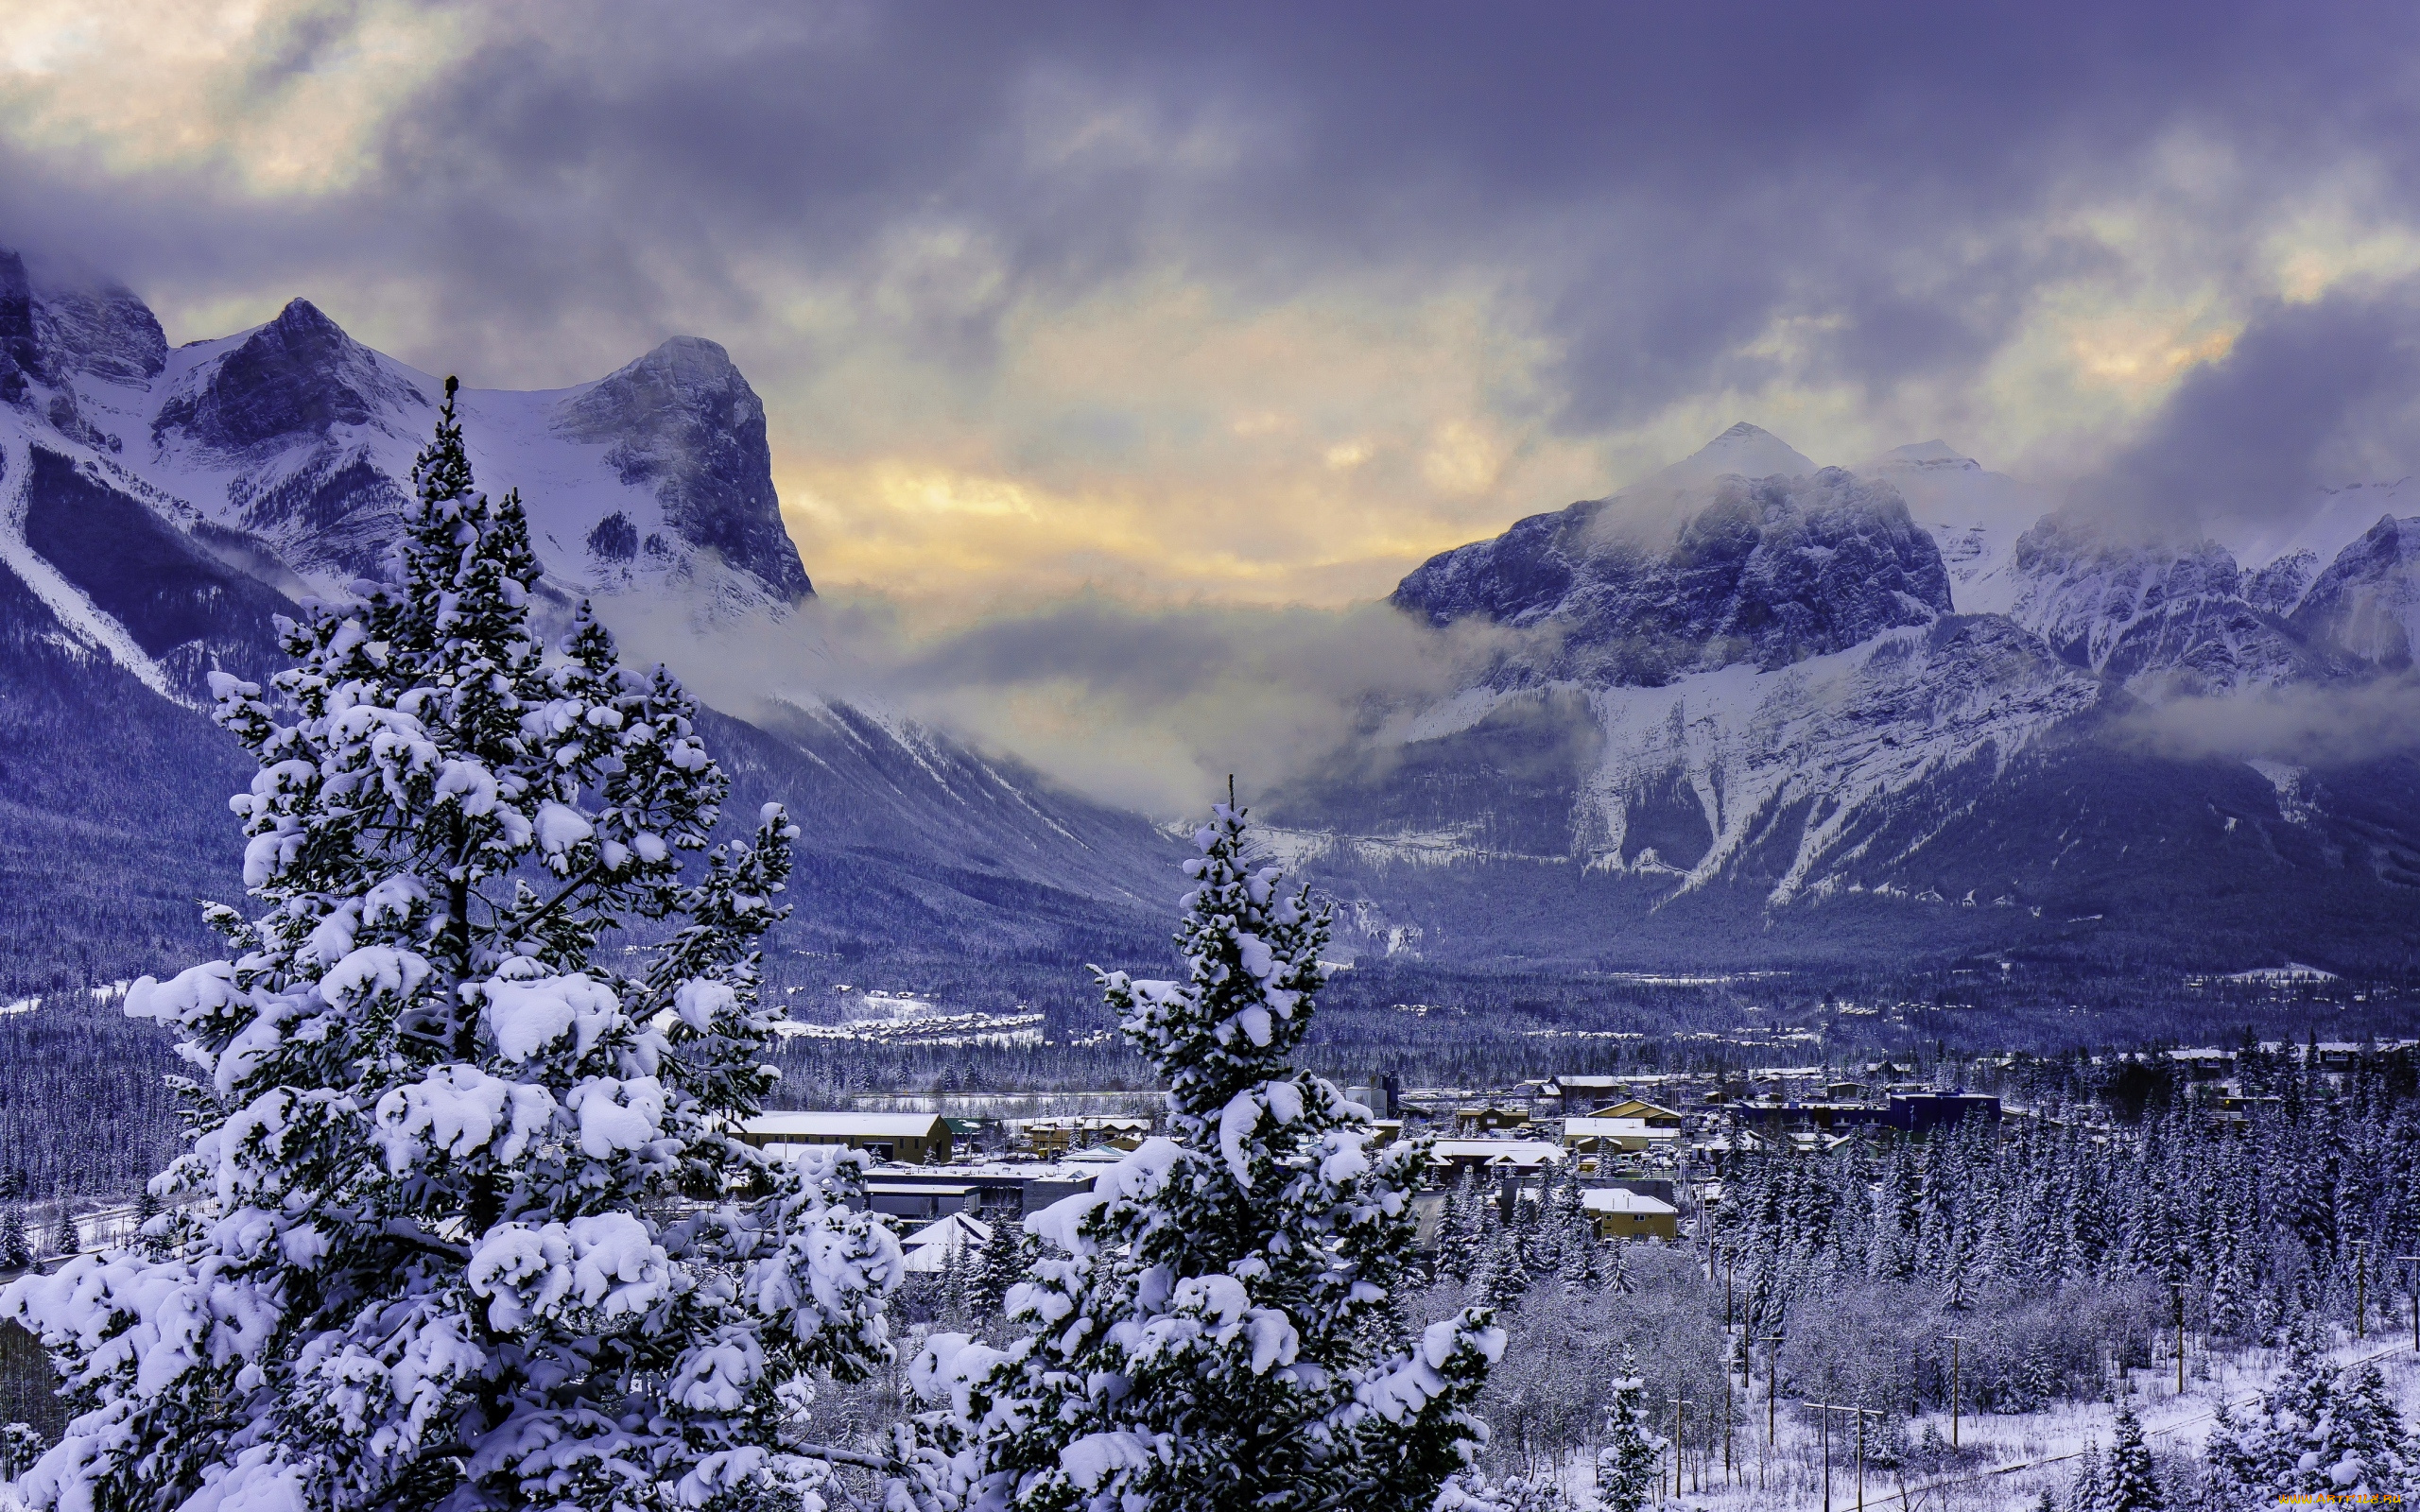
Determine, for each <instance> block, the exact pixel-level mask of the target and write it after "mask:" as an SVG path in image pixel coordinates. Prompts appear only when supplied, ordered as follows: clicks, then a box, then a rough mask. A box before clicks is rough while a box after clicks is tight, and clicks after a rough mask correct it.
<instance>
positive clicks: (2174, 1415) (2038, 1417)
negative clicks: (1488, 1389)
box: [1565, 1334, 2420, 1512]
mask: <svg viewBox="0 0 2420 1512" xmlns="http://www.w3.org/2000/svg"><path fill="white" fill-rule="evenodd" d="M2334 1353H2335V1358H2336V1359H2337V1361H2338V1362H2339V1363H2340V1364H2352V1363H2356V1362H2359V1361H2369V1360H2375V1361H2376V1362H2377V1365H2378V1367H2379V1368H2380V1370H2381V1371H2383V1372H2384V1373H2385V1376H2386V1382H2387V1387H2388V1389H2389V1391H2390V1392H2392V1393H2393V1394H2394V1400H2395V1401H2396V1403H2397V1406H2398V1407H2399V1409H2400V1410H2401V1411H2402V1413H2403V1417H2404V1422H2405V1424H2406V1425H2407V1426H2409V1425H2410V1424H2411V1422H2412V1421H2413V1415H2414V1412H2415V1411H2420V1361H2415V1359H2414V1357H2413V1354H2412V1349H2411V1339H2410V1338H2408V1337H2406V1338H2402V1339H2399V1340H2394V1341H2382V1340H2381V1339H2380V1338H2379V1337H2378V1336H2377V1334H2372V1335H2371V1336H2370V1337H2369V1338H2368V1339H2367V1340H2366V1341H2362V1342H2360V1343H2358V1344H2357V1343H2356V1342H2355V1341H2354V1340H2353V1339H2352V1338H2351V1336H2350V1335H2349V1334H2347V1335H2345V1336H2344V1337H2343V1338H2342V1339H2341V1340H2340V1343H2339V1347H2338V1348H2337V1349H2336V1350H2335V1351H2334ZM2284 1364H2285V1351H2284V1350H2283V1349H2252V1350H2247V1351H2244V1352H2243V1353H2240V1354H2238V1355H2235V1356H2232V1357H2229V1358H2227V1359H2223V1360H2207V1359H2204V1358H2203V1357H2201V1356H2199V1355H2198V1353H2195V1352H2193V1351H2188V1353H2187V1375H2186V1389H2185V1393H2184V1395H2182V1396H2179V1395H2178V1394H2177V1392H2176V1377H2175V1373H2174V1372H2175V1366H2174V1365H2173V1364H2172V1363H2170V1364H2169V1365H2167V1366H2165V1367H2164V1368H2158V1369H2150V1370H2134V1371H2130V1372H2128V1376H2127V1386H2126V1389H2127V1391H2128V1396H2127V1398H2126V1400H2127V1401H2128V1403H2129V1404H2131V1405H2132V1406H2133V1407H2134V1409H2135V1416H2137V1417H2140V1418H2141V1419H2142V1422H2143V1430H2144V1437H2145V1438H2146V1440H2147V1441H2148V1442H2149V1443H2150V1445H2151V1448H2152V1452H2153V1453H2154V1454H2155V1455H2160V1456H2166V1455H2168V1454H2170V1453H2175V1452H2185V1453H2188V1454H2194V1453H2199V1452H2200V1450H2201V1447H2202V1442H2203V1439H2204V1437H2205V1436H2206V1435H2208V1433H2209V1428H2210V1419H2211V1410H2212V1409H2213V1408H2214V1407H2215V1406H2216V1405H2217V1404H2218V1403H2219V1402H2221V1401H2222V1400H2223V1401H2225V1402H2226V1403H2228V1404H2229V1405H2230V1406H2237V1407H2239V1406H2242V1405H2244V1404H2246V1403H2249V1402H2251V1401H2252V1400H2255V1399H2256V1398H2257V1397H2258V1395H2259V1394H2260V1392H2261V1391H2262V1390H2263V1389H2264V1388H2266V1387H2267V1386H2268V1385H2269V1383H2271V1381H2272V1380H2273V1378H2274V1377H2275V1376H2276V1374H2277V1373H2278V1372H2279V1371H2280V1370H2281V1369H2282V1368H2283V1367H2284ZM1764 1391H1765V1382H1764V1380H1763V1378H1762V1377H1758V1378H1757V1379H1756V1382H1755V1387H1754V1389H1753V1390H1752V1391H1751V1392H1750V1393H1749V1394H1748V1396H1747V1397H1746V1398H1745V1399H1743V1400H1741V1404H1740V1412H1741V1417H1742V1420H1741V1423H1740V1426H1739V1427H1738V1429H1737V1432H1736V1434H1735V1435H1734V1438H1733V1441H1732V1449H1733V1456H1734V1457H1733V1473H1734V1477H1735V1478H1734V1479H1733V1480H1732V1481H1731V1482H1730V1484H1728V1485H1727V1486H1726V1485H1725V1483H1724V1478H1723V1464H1722V1456H1721V1454H1720V1452H1719V1451H1718V1452H1717V1453H1716V1454H1715V1455H1714V1456H1713V1459H1712V1462H1711V1463H1710V1464H1705V1465H1699V1464H1696V1463H1694V1462H1693V1463H1692V1465H1691V1467H1690V1479H1691V1483H1692V1484H1691V1486H1689V1487H1688V1488H1685V1489H1684V1490H1683V1492H1682V1493H1681V1494H1680V1495H1679V1497H1677V1498H1671V1497H1669V1496H1668V1497H1667V1499H1666V1500H1665V1501H1663V1502H1660V1503H1651V1504H1652V1505H1656V1506H1660V1507H1665V1508H1685V1509H1688V1512H1751V1509H1753V1512H1815V1509H1819V1508H1822V1507H1824V1506H1825V1505H1826V1503H1825V1501H1824V1441H1823V1437H1822V1435H1820V1434H1819V1432H1818V1430H1817V1419H1816V1415H1814V1414H1812V1413H1809V1412H1806V1411H1804V1410H1803V1409H1795V1405H1794V1403H1793V1401H1792V1400H1790V1399H1789V1398H1784V1399H1782V1400H1781V1402H1780V1404H1779V1405H1780V1411H1779V1413H1778V1414H1777V1415H1776V1429H1777V1432H1776V1435H1775V1436H1776V1440H1777V1441H1776V1442H1775V1443H1774V1445H1773V1446H1772V1448H1771V1449H1770V1450H1769V1449H1767V1447H1766V1445H1765V1394H1764ZM2116 1417H2117V1406H2116V1404H2114V1403H2111V1402H2088V1403H2077V1402H2069V1403H2064V1404H2062V1405H2060V1406H2058V1407H2055V1408H2052V1409H2050V1410H2048V1411H2045V1412H2038V1413H2023V1414H1998V1413H1984V1414H1979V1415H1978V1414H1971V1413H1970V1414H1962V1415H1961V1416H1960V1418H1959V1424H1958V1426H1959V1434H1958V1439H1959V1444H1960V1446H1961V1448H1962V1449H1963V1450H1964V1451H1966V1452H1968V1453H1969V1454H1970V1455H1972V1456H1973V1460H1972V1463H1970V1464H1968V1465H1967V1466H1966V1467H1965V1468H1963V1469H1956V1470H1948V1471H1944V1472H1940V1473H1937V1474H1932V1475H1904V1476H1903V1475H1901V1474H1899V1473H1898V1472H1895V1471H1886V1470H1882V1469H1877V1468H1874V1467H1868V1469H1867V1471H1866V1477H1865V1503H1864V1504H1865V1505H1866V1506H1868V1507H1871V1508H1874V1509H1876V1512H1881V1509H1884V1508H1889V1509H1891V1512H1899V1509H1901V1508H1903V1507H1904V1508H1906V1509H1907V1512H1926V1509H1929V1512H2030V1509H2031V1507H2033V1506H2034V1505H2035V1503H2037V1502H2038V1501H2039V1500H2040V1497H2041V1494H2042V1492H2043V1491H2044V1490H2045V1489H2048V1490H2049V1491H2050V1492H2051V1494H2052V1496H2053V1497H2054V1498H2055V1499H2056V1501H2057V1503H2058V1504H2060V1505H2062V1506H2064V1505H2066V1496H2067V1490H2068V1486H2069V1484H2070V1483H2071V1482H2072V1481H2073V1480H2074V1478H2075V1471H2076V1460H2077V1458H2078V1457H2079V1456H2080V1455H2081V1454H2082V1453H2083V1450H2084V1448H2085V1447H2086V1446H2087V1445H2093V1446H2097V1447H2098V1448H2100V1450H2101V1451H2103V1452H2106V1451H2107V1450H2108V1448H2109V1443H2110V1439H2111V1436H2112V1433H2113V1428H2112V1425H2113V1423H2114V1422H2115V1419H2116ZM1927 1429H1930V1430H1932V1431H1933V1432H1934V1433H1937V1434H1938V1435H1940V1437H1941V1438H1942V1440H1943V1441H1944V1442H1946V1441H1947V1440H1948V1438H1949V1433H1950V1423H1949V1415H1948V1414H1947V1413H1931V1414H1927V1415H1926V1416H1925V1417H1919V1418H1915V1419H1912V1420H1910V1422H1909V1423H1908V1436H1909V1438H1910V1440H1911V1441H1912V1440H1915V1439H1918V1438H1921V1437H1922V1436H1923V1435H1925V1433H1926V1431H1927ZM1665 1432H1666V1433H1667V1435H1668V1433H1669V1427H1668V1426H1667V1428H1666V1430H1665ZM1692 1436H1694V1435H1692ZM1856 1447H1857V1441H1856V1430H1855V1428H1854V1426H1853V1419H1852V1418H1851V1417H1849V1415H1848V1413H1847V1412H1846V1411H1839V1412H1835V1413H1834V1414H1833V1415H1832V1432H1831V1443H1830V1450H1831V1474H1832V1479H1831V1491H1832V1494H1831V1500H1830V1503H1829V1505H1830V1506H1831V1507H1832V1508H1834V1509H1835V1512H1851V1509H1853V1508H1855V1507H1856V1506H1857V1505H1858V1485H1857V1457H1856ZM1978 1451H1979V1453H1977V1452H1978ZM1665 1463H1666V1468H1667V1472H1668V1470H1669V1466H1670V1461H1669V1459H1667V1460H1666V1462H1665ZM1589 1477H1590V1472H1589V1469H1587V1467H1586V1465H1585V1464H1575V1465H1574V1466H1573V1467H1572V1468H1571V1469H1570V1472H1569V1475H1568V1478H1567V1480H1566V1483H1565V1484H1566V1486H1567V1487H1568V1489H1569V1490H1570V1491H1571V1492H1572V1493H1573V1494H1574V1496H1575V1498H1576V1499H1577V1500H1578V1501H1579V1503H1580V1504H1581V1505H1582V1506H1583V1507H1584V1506H1589V1505H1592V1504H1593V1503H1591V1502H1590V1501H1589V1500H1588V1498H1589V1496H1590V1495H1591V1494H1593V1493H1592V1492H1591V1491H1590V1480H1589ZM1667 1484H1669V1483H1667Z"/></svg>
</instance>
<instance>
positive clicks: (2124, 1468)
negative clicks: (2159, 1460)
mask: <svg viewBox="0 0 2420 1512" xmlns="http://www.w3.org/2000/svg"><path fill="white" fill-rule="evenodd" d="M2167 1505H2168V1498H2167V1497H2166V1496H2165V1495H2164V1494H2162V1493H2161V1491H2160V1486H2159V1478H2158V1476H2157V1474H2156V1473H2154V1471H2153V1470H2152V1452H2151V1446H2150V1445H2148V1444H2146V1443H2144V1442H2143V1423H2142V1419H2141V1418H2139V1417H2135V1409H2134V1408H2132V1407H2123V1406H2121V1407H2119V1408H2118V1433H2117V1436H2116V1438H2115V1439H2113V1440H2112V1441H2111V1443H2110V1445H2109V1463H2108V1465H2107V1467H2106V1468H2105V1469H2103V1470H2102V1471H2101V1479H2100V1506H2099V1508H2098V1509H2097V1512H2161V1509H2162V1508H2164V1507H2166V1506H2167Z"/></svg>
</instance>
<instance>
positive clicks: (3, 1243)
mask: <svg viewBox="0 0 2420 1512" xmlns="http://www.w3.org/2000/svg"><path fill="white" fill-rule="evenodd" d="M32 1263H34V1242H33V1241H32V1240H31V1239H28V1238H27V1237H26V1215H25V1214H24V1213H22V1212H20V1211H18V1210H16V1209H15V1208H9V1209H8V1210H6V1211H0V1270H23V1269H25V1268H26V1266H28V1265H30V1264H32Z"/></svg>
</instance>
